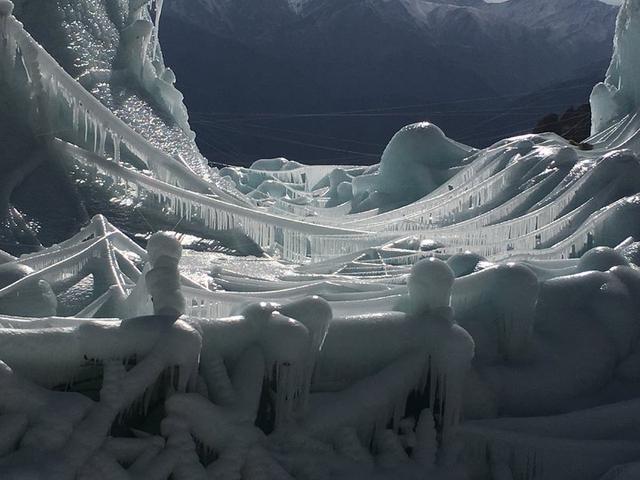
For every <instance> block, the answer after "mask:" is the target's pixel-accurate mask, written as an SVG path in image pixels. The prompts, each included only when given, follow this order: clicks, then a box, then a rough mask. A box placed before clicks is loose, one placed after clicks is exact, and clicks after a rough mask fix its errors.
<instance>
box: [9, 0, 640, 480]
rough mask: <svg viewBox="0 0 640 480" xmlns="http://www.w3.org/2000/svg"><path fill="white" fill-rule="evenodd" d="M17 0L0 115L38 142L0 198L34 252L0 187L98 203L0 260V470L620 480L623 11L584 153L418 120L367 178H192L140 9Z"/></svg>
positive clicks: (629, 108) (626, 7)
mask: <svg viewBox="0 0 640 480" xmlns="http://www.w3.org/2000/svg"><path fill="white" fill-rule="evenodd" d="M41 1H42V7H43V8H44V7H47V8H50V10H48V11H49V12H50V13H51V12H53V13H55V14H56V15H60V16H61V19H62V22H61V25H57V24H53V25H46V27H44V31H45V32H49V33H50V34H51V36H47V35H42V33H43V30H42V28H43V27H42V23H40V22H39V21H38V19H37V18H36V17H37V15H35V16H34V12H33V10H32V9H29V8H26V3H25V2H23V1H20V2H16V5H15V8H14V5H13V3H12V2H10V1H8V0H0V67H1V68H0V82H1V84H2V90H1V91H0V98H1V99H3V100H6V102H5V103H8V104H9V105H13V107H14V108H13V110H15V111H6V110H7V109H6V108H5V109H3V110H0V112H1V113H0V115H14V116H15V117H16V118H18V119H19V121H20V122H22V123H23V124H20V125H18V126H20V127H21V128H20V129H17V130H16V131H17V132H27V133H24V134H23V133H20V135H24V136H25V137H26V139H27V140H28V141H30V142H32V143H34V144H37V145H38V150H37V152H38V153H37V154H31V155H29V156H28V159H27V161H25V162H15V164H14V163H12V157H11V154H10V153H8V154H7V155H6V158H5V157H2V162H3V165H2V166H3V167H6V171H7V172H8V174H7V176H6V177H2V178H0V193H1V194H2V196H1V197H0V198H1V199H2V202H3V204H2V205H0V206H1V207H2V210H3V214H4V213H5V212H4V210H6V211H7V212H8V215H9V216H8V218H9V219H10V222H9V223H10V225H12V228H13V230H12V231H13V232H14V233H15V235H16V237H19V238H27V237H28V238H31V239H34V238H35V239H37V233H39V232H37V231H35V232H34V231H32V228H31V226H30V222H29V218H28V215H26V214H23V213H22V212H20V211H19V208H17V206H16V205H13V203H14V202H15V200H14V195H13V193H14V192H15V191H16V190H17V189H18V188H25V187H23V182H25V181H26V180H28V178H29V175H30V173H31V172H32V171H33V170H34V169H35V170H37V169H38V168H40V167H41V165H42V162H43V158H45V159H47V162H50V163H54V162H55V164H56V165H58V166H59V167H60V168H61V169H62V170H63V171H64V175H66V177H64V178H67V179H68V180H69V182H70V183H71V184H72V185H74V186H75V187H76V188H77V192H76V194H77V196H78V197H79V198H80V199H81V200H82V199H84V200H85V202H86V203H87V204H91V203H90V201H91V200H95V199H94V196H95V198H103V197H105V198H107V199H108V201H106V202H104V203H103V204H100V205H101V213H102V214H99V215H95V216H93V218H91V220H89V219H87V221H86V222H84V224H83V226H82V227H81V228H80V229H79V230H78V231H76V232H75V233H74V234H73V235H72V236H69V237H68V238H58V243H57V244H53V245H48V246H42V245H39V244H37V242H36V243H35V244H34V245H35V248H34V251H33V252H31V253H22V254H20V255H19V254H18V253H20V252H12V253H13V254H9V253H5V252H1V251H0V478H2V479H24V478H29V479H43V480H44V479H69V480H72V479H92V480H93V479H103V478H104V479H107V478H108V479H123V480H124V479H132V478H144V479H150V480H155V479H158V480H160V479H169V478H171V479H185V480H191V479H207V478H211V479H218V478H220V479H227V478H228V479H231V478H234V479H238V478H243V479H280V478H281V479H291V478H296V479H301V480H304V479H360V478H362V479H364V478H367V479H369V478H371V479H387V478H388V479H391V478H392V479H414V478H415V479H418V478H420V479H423V478H428V479H442V480H445V479H447V480H448V479H496V480H497V479H515V478H522V479H548V480H558V479H563V480H589V479H593V480H597V479H602V480H612V479H627V478H628V479H632V478H636V476H637V472H638V471H639V467H638V464H639V463H640V437H639V436H638V433H637V430H638V428H637V427H638V425H637V423H638V422H637V417H638V414H639V413H640V406H639V405H638V401H639V400H638V397H637V394H636V392H637V386H638V385H639V382H640V368H639V365H640V343H639V342H640V323H639V322H638V320H639V315H640V300H639V299H640V268H639V263H640V242H638V239H640V221H639V220H640V158H639V155H640V143H639V142H638V139H639V138H640V123H639V121H638V116H639V115H640V110H639V108H640V97H639V95H640V94H639V93H638V92H639V91H640V90H639V89H638V79H640V72H638V65H639V64H638V62H637V61H636V58H635V47H636V44H637V43H638V39H639V36H640V0H626V1H625V2H624V4H623V6H622V7H621V11H620V16H619V20H618V27H617V33H616V40H615V50H614V55H613V59H612V63H611V67H610V69H609V73H608V74H607V78H606V79H605V82H604V83H603V84H600V85H598V86H596V87H595V88H594V93H593V96H592V106H593V109H594V125H593V137H592V138H591V139H589V140H588V142H587V143H586V144H585V145H589V146H590V147H589V148H587V147H585V145H582V146H575V145H571V144H569V143H568V142H566V141H564V140H563V139H561V138H560V137H558V136H556V135H554V134H541V135H524V136H519V137H514V138H508V139H505V140H503V141H501V142H499V143H497V144H495V145H493V146H491V147H489V148H487V149H483V150H476V149H473V148H471V147H467V146H465V145H462V144H459V143H457V142H454V141H453V140H450V139H448V138H447V137H446V136H445V134H444V133H443V132H442V131H441V130H440V129H439V128H438V127H436V126H435V125H431V124H426V123H421V124H415V125H410V126H407V127H405V128H404V129H402V130H401V131H400V132H398V134H397V135H396V136H394V137H393V138H392V139H391V141H390V143H389V145H388V146H387V148H386V149H385V151H384V153H383V155H382V158H381V162H380V164H378V165H374V166H371V167H356V166H340V167H336V166H307V165H304V164H301V163H298V162H295V161H289V160H287V159H284V158H275V159H262V160H258V161H256V162H255V163H254V164H253V165H252V167H251V168H243V167H226V168H223V169H220V170H218V169H215V168H209V167H208V166H207V165H206V163H205V160H204V159H203V158H202V157H201V155H200V154H199V153H198V151H197V149H196V148H195V145H194V144H193V135H192V133H191V131H190V129H189V125H188V116H187V112H186V109H185V108H184V105H183V104H182V96H181V94H180V93H179V92H178V91H177V90H176V89H175V87H174V86H173V83H174V81H175V78H174V77H173V74H172V72H171V71H170V70H169V69H168V68H166V67H165V66H164V62H163V60H162V51H161V48H160V44H159V33H158V32H159V25H160V15H161V11H162V6H163V2H162V0H155V1H148V0H140V1H129V2H124V3H122V2H115V1H114V2H111V1H109V2H85V1H79V0H65V1H62V2H56V3H55V5H53V3H51V2H49V3H45V2H44V0H41ZM33 3H38V2H32V4H33ZM294 3H295V2H294ZM125 4H126V5H125ZM295 5H297V6H299V5H301V3H300V2H298V3H295ZM295 8H298V7H295ZM14 14H15V16H14ZM21 16H22V17H21ZM19 20H21V21H24V25H23V24H22V23H20V21H19ZM40 20H41V19H40ZM45 23H46V22H45ZM25 25H26V26H27V27H25ZM29 28H34V29H36V30H37V31H38V33H39V34H40V35H42V37H41V39H40V41H41V42H42V43H43V45H40V44H39V43H37V42H36V40H34V38H33V37H31V35H30V34H29V33H28V31H27V30H28V29H29ZM49 30H50V31H49ZM56 35H58V36H59V38H63V39H68V40H69V42H70V45H69V48H68V49H66V50H64V54H62V53H61V52H60V46H59V45H58V44H57V43H56V41H53V40H52V39H51V38H52V37H55V36H56ZM72 39H73V40H72ZM92 42H94V43H92ZM63 43H64V42H63ZM98 44H100V45H101V47H100V48H97V47H96V45H98ZM50 49H51V52H49V50H50ZM52 52H53V53H55V55H54V54H53V53H52ZM70 59H71V60H70ZM12 102H13V103H12ZM2 105H4V104H2ZM2 105H0V106H2ZM12 118H13V117H12ZM36 139H37V140H36ZM7 140H8V139H7ZM4 163H6V165H5V164H4ZM61 188H62V187H61ZM87 192H88V193H87ZM51 208H53V207H51ZM123 212H124V213H123ZM136 216H140V217H142V218H143V219H144V220H145V222H147V223H149V225H148V227H149V228H151V229H152V230H153V231H152V232H150V231H149V229H148V228H146V227H140V226H139V224H136V223H134V222H133V221H132V217H136ZM110 217H113V219H116V220H117V222H119V223H118V224H119V226H120V227H121V228H117V227H116V226H114V224H112V223H110V221H109V218H110ZM123 217H124V218H123ZM151 222H153V223H154V224H156V225H161V226H162V228H153V227H152V225H151ZM114 223H116V221H115V220H114ZM157 230H165V231H157ZM125 231H126V234H125ZM193 238H199V239H201V242H200V243H196V245H199V246H200V247H201V246H202V245H203V244H204V245H206V246H208V247H209V248H208V249H205V250H208V251H197V250H196V249H192V248H188V246H189V245H190V239H193ZM134 239H135V241H134ZM202 242H205V243H202ZM141 245H144V248H143V246H141ZM200 249H201V250H202V248H200ZM212 250H213V251H212ZM247 252H250V253H252V254H253V255H248V254H247Z"/></svg>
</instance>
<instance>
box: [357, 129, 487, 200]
mask: <svg viewBox="0 0 640 480" xmlns="http://www.w3.org/2000/svg"><path fill="white" fill-rule="evenodd" d="M473 152H474V149H473V148H471V147H468V146H466V145H462V144H461V143H458V142H456V141H454V140H451V139H450V138H447V136H446V135H445V134H444V132H443V131H442V130H440V128H438V127H437V126H436V125H434V124H432V123H429V122H421V123H414V124H411V125H407V126H406V127H404V128H402V129H401V130H400V131H398V132H397V133H396V134H395V135H394V136H393V138H392V139H391V141H390V142H389V144H388V145H387V147H386V148H385V150H384V152H383V154H382V159H381V162H380V168H379V170H378V172H377V174H373V175H362V176H361V177H359V178H357V179H356V180H355V181H354V195H356V194H361V193H362V192H364V191H366V192H368V193H369V194H370V195H371V194H372V193H373V192H374V191H377V192H379V193H380V194H382V196H383V197H384V198H385V200H395V201H397V202H403V203H408V202H410V201H413V200H417V199H418V198H422V197H424V196H425V195H426V194H428V193H430V192H431V191H433V190H434V189H435V188H436V187H438V186H440V185H441V184H442V183H444V182H445V181H446V180H447V179H449V178H450V177H451V176H452V174H453V172H452V170H451V169H452V168H454V167H457V166H459V165H460V164H461V163H462V161H463V160H464V159H465V158H467V157H469V156H470V155H471V154H472V153H473ZM373 206H374V207H379V205H373Z"/></svg>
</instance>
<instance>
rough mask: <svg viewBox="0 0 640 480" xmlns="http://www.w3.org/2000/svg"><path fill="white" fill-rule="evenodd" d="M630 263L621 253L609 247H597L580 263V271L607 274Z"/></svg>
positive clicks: (584, 256)
mask: <svg viewBox="0 0 640 480" xmlns="http://www.w3.org/2000/svg"><path fill="white" fill-rule="evenodd" d="M627 265H629V261H628V260H627V259H626V258H625V257H624V255H622V254H621V253H619V252H616V251H615V250H614V249H613V248H609V247H597V248H593V249H591V250H589V251H588V252H587V253H585V254H584V255H583V256H582V258H580V262H579V263H578V271H580V272H588V271H591V270H596V271H599V272H606V271H607V270H609V269H610V268H612V267H617V266H627Z"/></svg>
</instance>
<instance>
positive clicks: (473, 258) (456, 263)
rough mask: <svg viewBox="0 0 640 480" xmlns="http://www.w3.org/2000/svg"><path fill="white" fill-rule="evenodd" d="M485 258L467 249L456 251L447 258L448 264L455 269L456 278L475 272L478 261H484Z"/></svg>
mask: <svg viewBox="0 0 640 480" xmlns="http://www.w3.org/2000/svg"><path fill="white" fill-rule="evenodd" d="M483 260H484V258H483V257H482V256H481V255H478V254H477V253H473V252H470V251H466V252H463V253H456V254H455V255H452V256H451V257H449V258H448V259H447V264H448V265H449V267H450V268H451V270H453V273H454V275H455V276H456V278H458V277H464V276H465V275H470V274H471V273H473V272H474V270H475V269H476V267H477V266H478V263H479V262H481V261H483Z"/></svg>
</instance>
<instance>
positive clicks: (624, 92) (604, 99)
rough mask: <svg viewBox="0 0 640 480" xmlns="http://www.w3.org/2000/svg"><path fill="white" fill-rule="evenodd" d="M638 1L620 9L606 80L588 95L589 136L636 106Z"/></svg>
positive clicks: (639, 85)
mask: <svg viewBox="0 0 640 480" xmlns="http://www.w3.org/2000/svg"><path fill="white" fill-rule="evenodd" d="M639 13H640V0H625V2H624V3H623V4H622V6H621V7H620V14H619V15H618V21H617V25H616V34H615V38H614V53H613V58H612V59H611V65H610V66H609V70H608V71H607V76H606V78H605V81H604V82H603V83H599V84H597V85H596V86H595V87H594V89H593V92H592V94H591V111H592V120H591V133H592V134H597V133H600V132H602V131H603V130H605V129H607V128H608V127H609V126H611V125H612V124H613V123H614V122H615V121H616V120H619V119H620V118H622V117H623V116H624V115H626V114H628V113H632V112H634V111H635V110H637V109H638V107H639V106H640V59H638V45H640V15H639Z"/></svg>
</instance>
